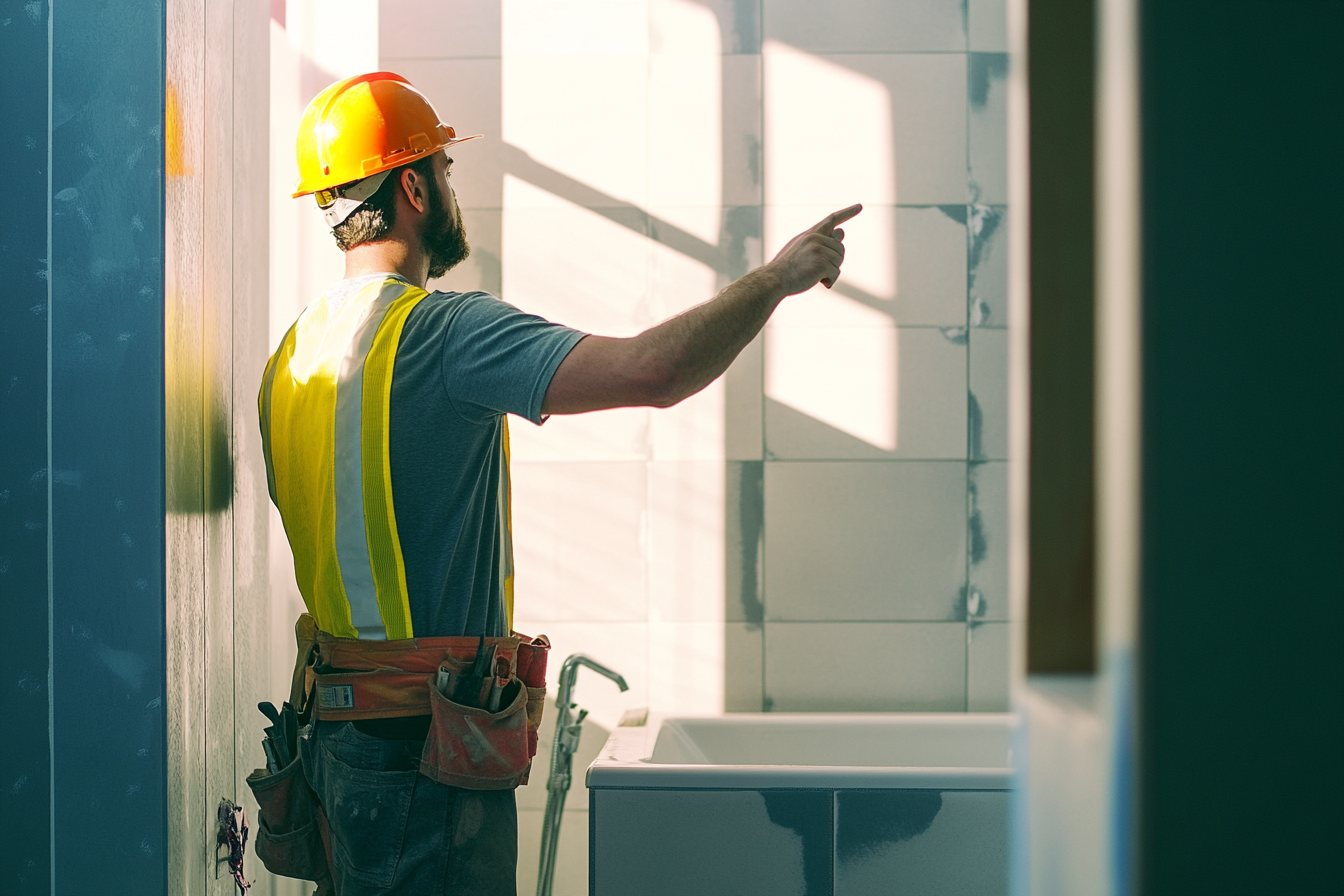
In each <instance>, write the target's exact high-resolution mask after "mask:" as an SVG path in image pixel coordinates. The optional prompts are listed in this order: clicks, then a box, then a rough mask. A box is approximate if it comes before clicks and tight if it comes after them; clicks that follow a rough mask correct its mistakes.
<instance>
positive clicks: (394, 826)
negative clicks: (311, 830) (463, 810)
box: [315, 723, 418, 888]
mask: <svg viewBox="0 0 1344 896" xmlns="http://www.w3.org/2000/svg"><path fill="white" fill-rule="evenodd" d="M347 724H348V723H347ZM315 752H318V753H320V754H321V758H320V760H319V762H321V764H322V768H321V770H320V773H319V774H318V775H317V776H315V779H316V782H317V784H318V798H319V799H320V800H321V801H322V808H323V809H324V810H325V812H326V814H327V824H328V826H329V827H330V828H331V851H332V859H333V861H334V863H335V865H336V872H337V877H338V878H350V879H353V880H354V881H356V882H358V883H361V884H363V885H364V886H367V887H372V888H385V887H390V886H391V885H392V882H393V880H394V878H395V877H396V873H397V864H398V863H399V862H400V861H401V851H402V846H403V844H404V842H405V838H406V819H407V817H408V815H409V813H410V808H411V799H412V797H414V795H415V782H416V778H417V777H418V775H417V773H416V772H415V771H414V770H411V771H380V770H375V769H366V768H356V767H355V766H352V765H349V764H347V763H345V762H343V761H342V760H341V759H340V758H339V757H338V756H337V754H336V753H335V752H333V751H332V750H331V749H330V747H328V746H327V745H326V744H323V743H321V742H319V744H318V750H317V751H315Z"/></svg>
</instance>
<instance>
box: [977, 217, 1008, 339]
mask: <svg viewBox="0 0 1344 896" xmlns="http://www.w3.org/2000/svg"><path fill="white" fill-rule="evenodd" d="M969 212H970V214H969V217H968V221H967V229H968V237H969V242H970V247H971V249H970V259H969V268H970V286H969V292H970V297H969V299H970V306H971V326H973V327H1003V326H1006V325H1007V323H1008V209H1007V208H1005V207H1004V206H1001V205H1000V206H988V205H975V206H971V207H970V209H969Z"/></svg>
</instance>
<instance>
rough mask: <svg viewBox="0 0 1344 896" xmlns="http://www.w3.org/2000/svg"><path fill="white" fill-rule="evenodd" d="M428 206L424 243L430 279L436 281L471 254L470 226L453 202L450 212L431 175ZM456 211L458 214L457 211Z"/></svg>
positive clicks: (436, 182)
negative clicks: (429, 209) (428, 213)
mask: <svg viewBox="0 0 1344 896" xmlns="http://www.w3.org/2000/svg"><path fill="white" fill-rule="evenodd" d="M427 198H428V199H429V207H430V208H431V209H433V211H432V212H431V213H430V216H429V219H428V220H427V221H425V232H424V237H423V239H424V244H425V249H426V251H428V252H429V279H431V280H437V279H438V278H439V277H442V276H443V275H444V274H446V273H448V271H449V270H451V269H452V268H454V267H456V266H457V265H458V264H459V263H461V262H462V261H463V260H464V259H465V258H466V257H467V256H468V255H470V254H471V246H470V245H468V243H467V228H466V226H465V225H464V224H463V223H462V212H461V210H460V209H459V208H457V203H456V202H454V203H453V210H452V212H450V211H449V210H448V208H447V207H446V206H445V205H444V202H443V194H442V193H440V192H439V183H438V181H437V180H436V179H434V178H432V177H431V178H429V196H428V197H427ZM454 213H456V214H454ZM454 218H456V219H457V220H456V222H454V220H453V219H454Z"/></svg>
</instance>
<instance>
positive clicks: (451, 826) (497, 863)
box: [299, 721, 518, 896]
mask: <svg viewBox="0 0 1344 896" xmlns="http://www.w3.org/2000/svg"><path fill="white" fill-rule="evenodd" d="M305 734H306V736H305V737H302V738H300V746H299V749H300V751H301V752H302V754H303V764H304V771H305V773H306V774H307V776H308V782H309V783H310V784H311V785H312V788H313V791H314V792H315V793H316V794H317V797H318V800H319V801H320V802H321V803H322V808H323V809H324V810H325V812H326V816H327V821H328V823H329V824H330V826H331V839H332V844H331V845H332V862H333V868H332V878H333V881H334V883H335V887H336V896H357V894H358V896H411V894H414V896H429V894H435V896H437V894H444V896H449V894H452V896H458V894H463V896H465V894H472V896H517V889H518V887H517V873H518V871H517V866H518V809H517V804H516V803H515V801H514V793H513V791H512V790H463V789H462V788H460V787H450V786H448V785H446V784H440V783H438V782H437V781H433V780H431V779H429V778H427V777H425V776H424V775H422V774H420V771H419V769H420V751H421V749H422V748H423V746H424V741H422V740H388V739H384V738H381V737H374V736H372V735H369V734H365V733H363V732H361V731H359V730H358V729H356V727H355V725H354V723H352V722H322V721H317V722H314V723H313V725H312V728H311V729H310V730H307V731H305Z"/></svg>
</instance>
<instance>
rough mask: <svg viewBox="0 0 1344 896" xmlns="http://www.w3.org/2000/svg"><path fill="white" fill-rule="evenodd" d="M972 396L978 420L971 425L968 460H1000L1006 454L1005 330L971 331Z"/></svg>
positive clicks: (1006, 347)
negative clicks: (969, 456) (969, 458)
mask: <svg viewBox="0 0 1344 896" xmlns="http://www.w3.org/2000/svg"><path fill="white" fill-rule="evenodd" d="M970 354H971V395H972V396H973V397H974V399H975V404H974V406H973V408H972V411H971V416H972V419H974V418H975V416H976V414H977V411H978V415H979V422H978V423H974V424H973V425H972V426H971V445H970V449H971V459H972V460H1002V459H1004V458H1006V457H1007V456H1008V381H1007V377H1006V376H1004V371H1006V370H1007V369H1008V331H1007V330H1000V329H987V328H980V327H976V328H972V329H971V331H970Z"/></svg>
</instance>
